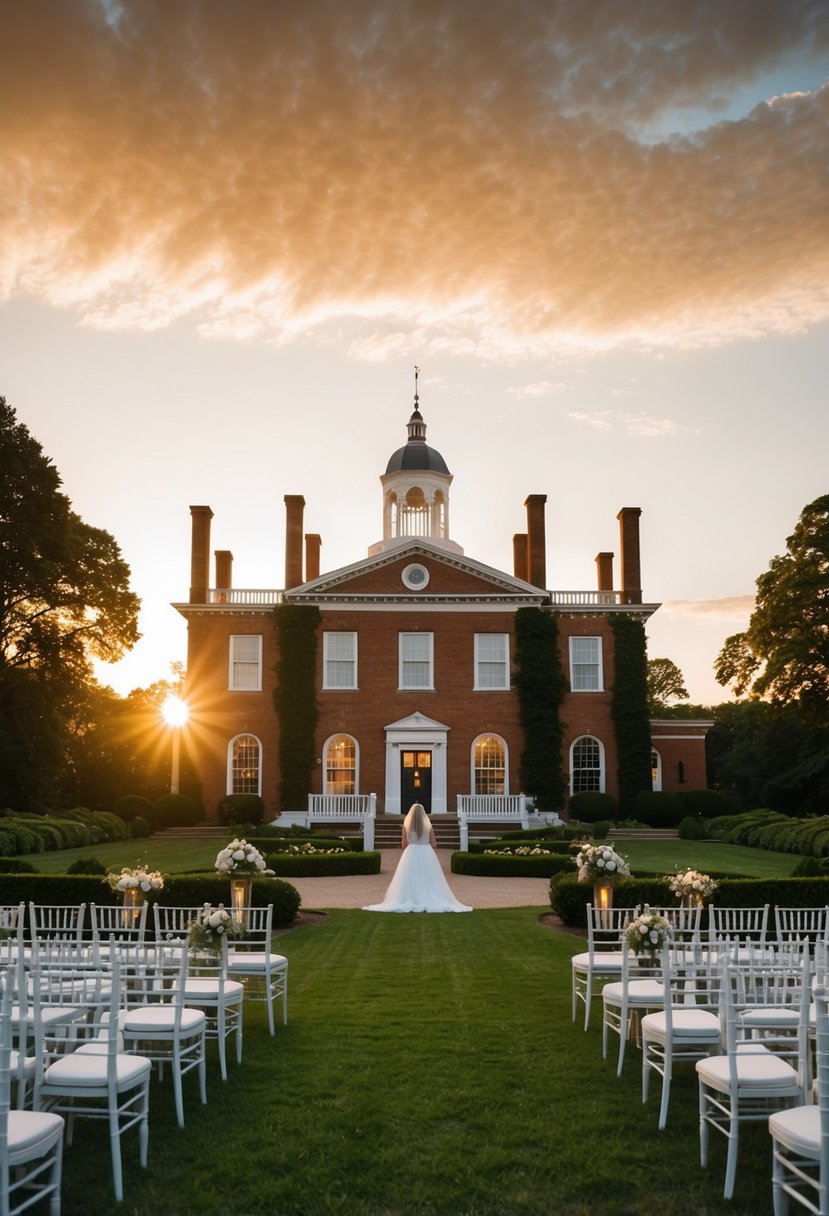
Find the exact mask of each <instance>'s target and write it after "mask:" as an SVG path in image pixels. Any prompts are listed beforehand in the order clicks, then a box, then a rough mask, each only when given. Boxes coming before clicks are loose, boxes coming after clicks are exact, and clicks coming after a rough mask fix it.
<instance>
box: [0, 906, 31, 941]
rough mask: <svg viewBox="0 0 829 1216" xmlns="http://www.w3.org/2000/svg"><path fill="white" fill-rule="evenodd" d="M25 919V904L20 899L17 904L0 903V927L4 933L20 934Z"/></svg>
mask: <svg viewBox="0 0 829 1216" xmlns="http://www.w3.org/2000/svg"><path fill="white" fill-rule="evenodd" d="M25 919H26V905H25V903H24V902H23V900H22V899H21V901H20V903H19V904H0V929H2V930H3V934H4V935H5V934H7V933H11V934H13V935H17V936H20V935H22V933H23V924H24V921H25Z"/></svg>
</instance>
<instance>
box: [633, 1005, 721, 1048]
mask: <svg viewBox="0 0 829 1216" xmlns="http://www.w3.org/2000/svg"><path fill="white" fill-rule="evenodd" d="M671 1020H672V1023H673V1034H674V1038H675V1039H682V1038H689V1039H697V1040H704V1041H705V1042H706V1043H719V1041H720V1036H721V1034H722V1028H721V1026H720V1019H719V1018H718V1017H717V1015H716V1013H711V1011H710V1010H709V1009H685V1008H679V1009H676V1008H675V1009H673V1010H672V1011H671ZM666 1023H667V1019H666V1016H665V1014H664V1012H660V1013H646V1014H645V1016H644V1017H643V1018H642V1038H644V1039H649V1038H656V1039H659V1038H661V1039H664V1038H665V1036H666V1034H667V1032H668V1031H667V1024H666Z"/></svg>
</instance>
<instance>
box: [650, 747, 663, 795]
mask: <svg viewBox="0 0 829 1216" xmlns="http://www.w3.org/2000/svg"><path fill="white" fill-rule="evenodd" d="M651 787H652V788H653V789H655V790H661V789H662V757H661V756H660V754H659V752H658V751H657V750H656V748H654V749H653V751H652V752H651Z"/></svg>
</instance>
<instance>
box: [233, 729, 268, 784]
mask: <svg viewBox="0 0 829 1216" xmlns="http://www.w3.org/2000/svg"><path fill="white" fill-rule="evenodd" d="M229 769H230V771H229V774H228V783H227V784H228V793H229V794H261V793H262V744H261V743H260V742H259V740H258V739H257V738H256V736H255V735H237V736H236V738H235V739H232V740H231V742H230V756H229Z"/></svg>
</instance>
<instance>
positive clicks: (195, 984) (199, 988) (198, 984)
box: [184, 976, 245, 1005]
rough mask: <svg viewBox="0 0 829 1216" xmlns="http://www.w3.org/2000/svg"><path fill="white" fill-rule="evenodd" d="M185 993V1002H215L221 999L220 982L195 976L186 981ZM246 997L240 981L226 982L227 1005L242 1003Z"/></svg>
mask: <svg viewBox="0 0 829 1216" xmlns="http://www.w3.org/2000/svg"><path fill="white" fill-rule="evenodd" d="M184 993H185V1000H188V1001H203V1002H204V1003H205V1004H207V1003H209V1002H210V1001H211V1000H212V1001H214V1002H215V1001H217V1000H218V999H219V981H218V980H211V979H203V978H201V977H200V976H194V977H193V978H192V979H189V980H186V981H185V984H184ZM244 995H245V989H244V985H243V984H240V983H239V982H238V980H225V983H224V1002H225V1004H226V1005H227V1004H231V1005H232V1004H235V1003H236V1002H237V1001H241V1000H242V997H243V996H244Z"/></svg>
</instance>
